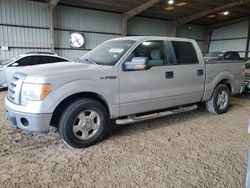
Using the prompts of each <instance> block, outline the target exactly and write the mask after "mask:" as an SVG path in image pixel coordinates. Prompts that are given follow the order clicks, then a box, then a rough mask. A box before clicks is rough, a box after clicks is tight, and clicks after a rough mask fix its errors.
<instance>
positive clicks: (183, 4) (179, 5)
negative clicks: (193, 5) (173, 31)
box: [175, 1, 187, 7]
mask: <svg viewBox="0 0 250 188" xmlns="http://www.w3.org/2000/svg"><path fill="white" fill-rule="evenodd" d="M186 4H187V3H186V2H183V1H182V2H179V3H176V4H175V5H176V6H177V7H182V6H185V5H186Z"/></svg>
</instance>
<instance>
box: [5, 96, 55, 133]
mask: <svg viewBox="0 0 250 188" xmlns="http://www.w3.org/2000/svg"><path fill="white" fill-rule="evenodd" d="M8 103H10V101H8V99H5V108H6V118H7V120H8V121H9V122H10V123H11V124H12V125H13V126H14V127H16V128H20V129H23V130H26V131H31V132H37V133H48V132H49V127H50V121H51V118H52V114H31V113H23V112H17V111H15V110H13V109H11V108H10V107H9V105H8ZM12 106H13V105H12Z"/></svg>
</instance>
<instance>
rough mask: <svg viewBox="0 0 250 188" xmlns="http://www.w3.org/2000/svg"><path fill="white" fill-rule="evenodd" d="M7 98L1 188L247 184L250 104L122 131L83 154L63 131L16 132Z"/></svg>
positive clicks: (0, 127) (0, 138) (1, 127)
mask: <svg viewBox="0 0 250 188" xmlns="http://www.w3.org/2000/svg"><path fill="white" fill-rule="evenodd" d="M5 94H6V92H1V93H0V99H1V100H0V101H1V104H0V112H1V119H0V121H1V124H0V187H1V188H2V187H8V188H10V187H15V188H16V187H25V188H27V187H164V188H165V187H184V188H187V187H211V188H215V187H232V188H239V187H244V185H245V176H246V168H247V164H246V163H247V153H248V148H249V146H250V136H249V135H248V133H247V124H248V120H249V117H250V99H241V98H233V99H232V102H231V107H230V110H229V111H228V112H227V113H226V114H223V115H220V116H215V115H211V114H209V113H208V112H206V110H205V107H204V106H201V107H199V108H198V109H197V110H195V111H192V112H187V113H182V114H178V115H173V116H169V117H164V118H159V119H155V120H150V121H146V122H142V123H137V124H134V125H126V126H115V127H113V128H112V135H111V136H110V137H109V138H108V139H106V140H104V141H103V142H101V143H99V144H97V145H95V146H93V147H90V148H87V149H82V150H77V149H72V148H70V147H68V146H67V145H65V144H64V143H63V142H62V141H61V140H60V138H59V136H58V134H57V133H56V132H55V130H53V129H52V130H51V131H50V133H49V134H48V135H37V134H32V133H27V132H23V131H21V130H16V129H13V128H12V127H11V126H10V125H9V123H8V122H6V120H5V118H4V108H3V98H4V96H5Z"/></svg>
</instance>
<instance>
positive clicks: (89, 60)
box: [83, 59, 98, 65]
mask: <svg viewBox="0 0 250 188" xmlns="http://www.w3.org/2000/svg"><path fill="white" fill-rule="evenodd" d="M83 60H84V61H87V62H88V63H91V64H95V65H98V63H97V62H95V61H94V60H93V59H83Z"/></svg>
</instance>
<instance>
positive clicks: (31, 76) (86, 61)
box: [5, 37, 244, 148]
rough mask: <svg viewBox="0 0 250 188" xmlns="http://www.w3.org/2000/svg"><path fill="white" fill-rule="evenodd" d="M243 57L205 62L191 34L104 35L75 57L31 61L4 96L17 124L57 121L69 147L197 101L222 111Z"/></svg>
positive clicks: (237, 88)
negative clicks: (103, 39)
mask: <svg viewBox="0 0 250 188" xmlns="http://www.w3.org/2000/svg"><path fill="white" fill-rule="evenodd" d="M243 67H244V64H243V63H241V62H239V61H235V62H232V61H230V63H223V62H222V61H220V62H213V63H209V64H205V63H204V59H203V56H202V53H201V51H200V49H199V47H198V45H197V43H196V42H195V41H194V40H190V39H180V38H168V37H124V38H116V39H112V40H109V41H107V42H104V43H103V44H101V45H99V46H98V47H96V48H95V49H93V50H92V51H90V52H88V53H87V54H85V55H84V56H83V57H82V58H81V59H80V60H79V62H76V63H55V64H49V65H41V66H40V65H38V66H36V67H28V68H24V69H22V70H20V71H19V72H17V73H15V74H14V76H13V78H12V81H11V82H10V83H9V88H8V95H7V97H6V99H5V106H6V115H7V119H8V120H9V121H10V122H11V123H12V124H13V125H14V126H15V127H18V128H21V129H23V130H27V131H33V132H40V133H47V132H48V131H49V129H50V126H51V125H53V126H56V127H57V128H58V132H59V134H60V136H61V138H62V139H63V140H64V141H65V142H66V143H67V144H69V145H70V146H72V147H75V148H84V147H88V146H90V145H93V144H95V143H96V142H98V141H99V140H101V139H102V138H103V137H104V136H105V135H106V133H107V132H108V130H109V127H110V126H109V125H110V122H111V121H115V122H116V124H128V123H135V122H139V121H143V120H147V119H152V118H157V117H162V116H167V115H170V114H176V113H180V112H185V111H189V110H194V109H196V108H197V104H198V103H201V102H205V103H206V106H207V109H208V111H209V112H211V113H214V114H222V113H224V112H226V111H227V109H228V108H229V102H230V95H233V94H237V93H240V92H241V91H242V88H243V83H244V76H243V75H244V69H243Z"/></svg>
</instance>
